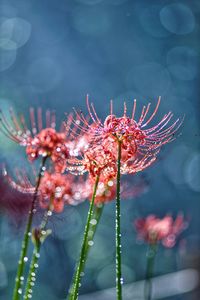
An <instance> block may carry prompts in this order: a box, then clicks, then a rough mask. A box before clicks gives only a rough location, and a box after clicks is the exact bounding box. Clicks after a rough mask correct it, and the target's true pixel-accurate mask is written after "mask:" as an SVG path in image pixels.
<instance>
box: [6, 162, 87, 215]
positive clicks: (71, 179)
mask: <svg viewBox="0 0 200 300" xmlns="http://www.w3.org/2000/svg"><path fill="white" fill-rule="evenodd" d="M3 175H4V178H5V179H6V181H7V182H8V184H9V185H10V186H11V187H12V188H13V189H15V190H17V191H18V192H20V193H23V194H34V192H35V187H34V185H33V184H32V183H31V181H30V180H29V178H28V176H27V174H26V173H25V172H24V171H20V170H16V178H17V181H14V180H13V179H12V178H11V177H10V176H9V175H8V173H7V171H6V169H5V168H4V173H3ZM87 196H88V192H87V190H86V188H85V182H84V181H83V180H82V179H79V178H78V180H77V178H76V177H75V176H72V175H71V174H60V173H57V172H56V173H49V172H47V171H45V172H44V173H43V177H42V178H41V182H40V185H39V188H38V200H39V204H40V206H41V208H44V209H47V208H48V207H49V205H50V202H52V208H53V210H54V211H55V212H62V211H63V209H64V205H65V204H67V205H77V204H80V203H81V202H83V201H84V200H85V199H86V198H87Z"/></svg>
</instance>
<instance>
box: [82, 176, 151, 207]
mask: <svg viewBox="0 0 200 300" xmlns="http://www.w3.org/2000/svg"><path fill="white" fill-rule="evenodd" d="M93 186H94V179H93V178H92V177H89V178H88V179H87V181H86V190H87V191H88V192H89V195H88V199H89V200H90V199H91V197H92V193H93ZM147 187H148V183H147V181H145V180H144V179H143V178H140V179H139V180H138V181H137V182H134V183H131V184H130V183H129V182H122V184H121V196H122V198H123V199H130V198H136V197H137V196H139V195H141V194H142V193H144V192H145V191H146V189H147ZM115 197H116V179H109V180H108V179H107V178H102V177H101V180H100V182H99V184H98V188H97V192H96V197H95V200H94V203H95V204H101V203H107V202H110V201H112V200H114V199H115Z"/></svg>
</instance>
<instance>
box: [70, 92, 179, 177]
mask: <svg viewBox="0 0 200 300" xmlns="http://www.w3.org/2000/svg"><path fill="white" fill-rule="evenodd" d="M159 105H160V97H159V99H158V102H157V105H156V107H155V109H154V111H153V112H152V113H151V114H150V113H149V111H150V103H149V104H148V105H147V106H143V108H142V112H141V115H140V117H139V118H138V120H137V121H136V120H135V112H136V100H134V104H133V110H132V115H131V117H128V116H127V108H126V103H124V114H123V116H122V117H116V116H115V115H114V114H113V106H112V102H111V110H110V114H109V115H108V116H107V117H106V119H105V121H104V122H102V121H101V120H100V119H99V117H98V116H97V113H96V111H95V108H94V105H93V104H92V103H91V104H90V103H89V100H88V96H87V108H88V113H89V116H90V119H91V120H92V123H91V124H90V123H89V122H88V121H87V120H86V118H85V117H84V116H83V114H82V113H78V112H76V114H77V115H78V116H79V120H80V122H81V124H82V125H79V130H81V126H82V128H83V132H84V133H85V132H87V133H88V134H89V135H90V137H91V141H92V143H94V144H101V145H104V146H105V147H106V148H107V149H109V150H111V151H112V153H113V154H115V156H116V159H117V150H116V149H117V143H118V142H120V143H121V148H122V165H123V167H122V173H135V172H138V171H141V170H143V169H145V168H147V167H148V166H150V165H151V164H152V163H153V162H154V161H155V159H156V158H157V155H158V153H159V151H160V148H161V146H162V145H164V144H166V143H168V142H171V141H173V140H174V138H175V137H174V136H175V133H176V132H177V130H178V129H179V127H180V126H181V124H182V121H180V120H179V119H177V120H176V121H175V122H174V123H172V124H170V122H171V119H172V117H173V114H172V112H169V113H167V114H165V115H164V116H163V118H162V119H161V120H160V121H159V122H158V123H157V125H154V126H153V127H150V128H149V124H150V122H151V121H152V120H153V118H154V117H155V115H156V113H157V111H158V108H159Z"/></svg>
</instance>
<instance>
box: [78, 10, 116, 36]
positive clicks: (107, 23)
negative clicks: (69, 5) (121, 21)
mask: <svg viewBox="0 0 200 300" xmlns="http://www.w3.org/2000/svg"><path fill="white" fill-rule="evenodd" d="M72 24H73V26H74V27H75V28H76V30H78V31H79V32H81V33H85V34H89V35H101V34H104V33H106V32H107V31H108V29H109V28H110V27H111V24H112V15H111V14H110V13H109V11H108V10H106V9H103V8H100V7H98V8H97V7H92V6H91V7H87V8H81V9H76V10H74V11H73V15H72Z"/></svg>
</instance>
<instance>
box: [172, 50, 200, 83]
mask: <svg viewBox="0 0 200 300" xmlns="http://www.w3.org/2000/svg"><path fill="white" fill-rule="evenodd" d="M167 65H168V69H169V71H170V73H171V74H172V75H174V76H175V77H176V78H177V79H180V80H193V79H194V78H195V77H196V75H197V73H198V54H197V52H196V51H195V50H193V49H192V48H189V47H175V48H172V49H171V50H170V51H169V52H168V53H167Z"/></svg>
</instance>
